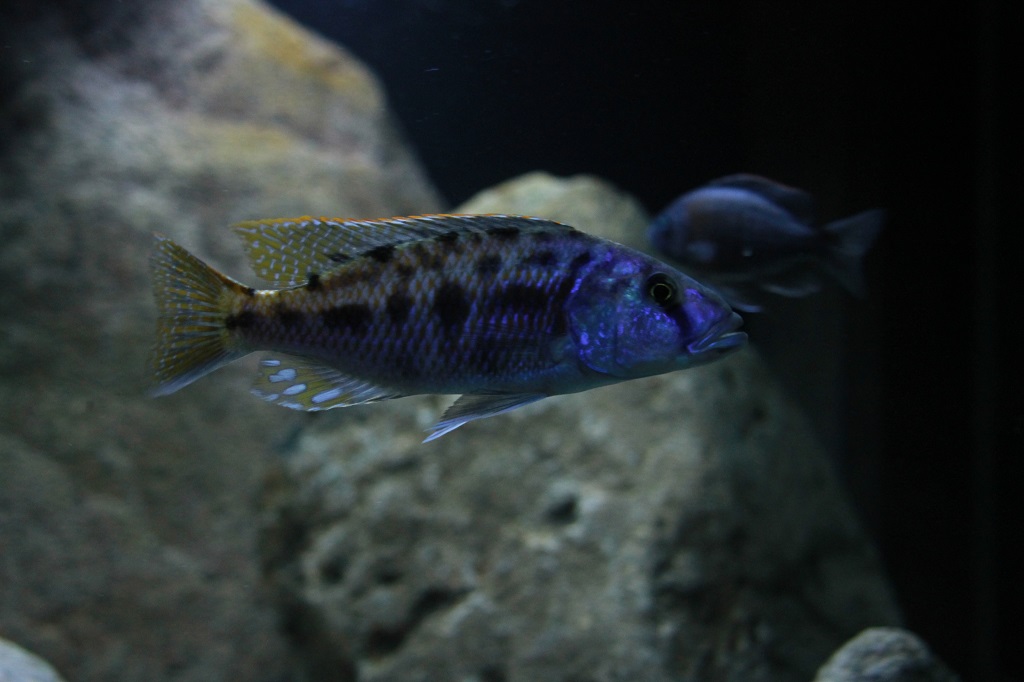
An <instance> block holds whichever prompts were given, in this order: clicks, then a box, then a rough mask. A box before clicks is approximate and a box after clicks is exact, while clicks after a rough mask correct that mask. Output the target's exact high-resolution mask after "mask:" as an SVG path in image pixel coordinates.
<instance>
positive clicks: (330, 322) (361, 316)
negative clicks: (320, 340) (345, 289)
mask: <svg viewBox="0 0 1024 682" xmlns="http://www.w3.org/2000/svg"><path fill="white" fill-rule="evenodd" d="M320 319H321V321H322V322H323V325H324V327H327V328H328V329H331V330H336V331H351V332H360V331H364V330H365V329H366V327H368V326H369V325H370V323H371V322H372V321H373V311H372V310H370V306H368V305H366V304H365V303H346V304H345V305H339V306H335V307H333V308H328V309H327V310H324V311H323V312H321V313H320Z"/></svg>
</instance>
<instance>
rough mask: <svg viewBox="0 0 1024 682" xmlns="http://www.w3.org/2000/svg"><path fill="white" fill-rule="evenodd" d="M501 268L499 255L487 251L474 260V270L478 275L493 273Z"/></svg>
mask: <svg viewBox="0 0 1024 682" xmlns="http://www.w3.org/2000/svg"><path fill="white" fill-rule="evenodd" d="M500 269H501V256H499V255H498V254H495V253H489V254H487V255H485V256H481V257H480V260H478V261H477V262H476V271H477V274H480V275H494V274H496V273H497V272H498V270H500Z"/></svg>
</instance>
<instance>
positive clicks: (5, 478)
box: [0, 0, 440, 682]
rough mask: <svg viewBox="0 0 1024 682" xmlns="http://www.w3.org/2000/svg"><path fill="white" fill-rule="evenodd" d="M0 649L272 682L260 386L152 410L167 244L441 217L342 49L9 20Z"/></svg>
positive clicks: (223, 27) (133, 672) (246, 2)
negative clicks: (154, 258)
mask: <svg viewBox="0 0 1024 682" xmlns="http://www.w3.org/2000/svg"><path fill="white" fill-rule="evenodd" d="M0 45H2V46H3V52H4V59H3V60H2V62H0V90H2V92H3V98H2V99H0V243H2V244H3V249H2V250H0V280H2V281H3V286H2V287H0V315H2V317H3V321H4V323H3V327H2V330H0V434H2V441H3V442H2V445H0V452H2V454H0V459H2V473H0V632H3V633H4V634H5V636H8V637H11V638H13V639H16V640H17V641H18V642H20V643H22V644H24V645H25V646H27V647H29V648H31V649H32V650H33V651H37V652H39V653H40V654H41V655H43V656H45V657H46V658H47V659H48V660H50V661H52V662H53V663H54V664H55V665H56V666H57V667H58V669H60V670H62V671H63V672H64V674H66V675H68V676H69V677H71V678H73V679H75V680H84V681H88V680H124V681H128V682H134V681H141V680H146V681H152V680H176V681H191V680H195V681H200V680H202V681H206V680H218V679H220V680H224V679H231V680H244V681H247V680H280V679H285V678H286V676H287V674H288V670H289V666H288V647H287V642H286V641H285V640H284V639H283V638H282V637H281V636H280V634H279V630H278V627H277V626H278V621H277V615H276V612H275V611H274V609H273V608H272V606H271V604H270V603H269V602H268V600H267V599H266V598H265V594H264V593H263V591H262V590H261V588H260V584H261V576H260V573H259V565H258V561H257V555H256V546H255V540H256V517H255V515H254V513H253V504H254V500H255V497H256V491H257V489H258V484H259V482H260V481H261V480H262V478H263V476H264V472H265V469H266V467H267V465H268V462H270V461H271V459H272V457H273V456H272V454H271V450H272V448H273V446H274V443H275V442H276V441H277V440H278V439H283V438H285V437H286V435H287V433H288V428H289V425H291V424H294V423H295V419H296V418H297V417H300V416H301V415H295V414H292V413H289V412H288V411H287V410H280V409H275V408H274V407H272V406H268V405H264V404H262V403H261V402H260V401H258V400H255V399H253V398H251V396H249V395H248V393H247V385H248V382H249V380H250V379H249V377H248V375H249V373H250V372H251V371H252V366H251V363H250V364H249V365H247V366H245V365H246V363H240V364H242V365H243V366H242V367H231V368H228V369H225V370H223V371H222V372H220V373H218V375H217V376H216V378H210V379H208V380H206V381H201V382H199V383H197V384H195V385H193V386H190V387H189V388H188V389H187V390H186V391H182V392H181V393H179V394H177V395H174V396H171V397H168V398H164V399H160V400H150V399H148V398H147V397H146V396H145V389H146V387H147V384H148V382H149V376H148V371H147V369H146V355H147V352H148V348H149V346H150V344H151V343H152V335H153V329H154V326H155V325H154V322H155V319H154V318H155V309H154V306H153V304H152V299H151V293H150V290H149V287H150V285H149V277H148V272H147V259H148V253H149V250H150V245H151V242H152V233H153V232H154V231H159V232H162V233H164V234H166V235H168V236H170V237H172V238H174V239H176V240H178V241H180V242H181V243H183V244H184V245H185V246H187V247H189V248H191V249H193V250H195V251H196V252H197V253H198V254H199V255H200V256H202V257H204V258H206V259H208V260H210V261H211V262H212V263H214V264H215V265H217V266H220V267H223V268H225V269H227V270H228V271H229V272H231V273H232V274H235V275H236V276H238V277H239V278H240V279H251V276H249V275H247V274H246V269H245V268H244V267H242V265H241V254H242V249H241V248H240V245H239V244H238V243H236V241H235V239H234V238H233V236H232V235H231V233H230V232H229V231H228V230H227V228H226V226H227V225H228V224H229V223H231V222H233V221H236V220H242V219H248V218H255V217H270V216H284V215H295V214H309V213H313V214H329V215H357V216H380V215H393V214H396V213H407V212H425V211H431V210H437V209H438V208H440V205H439V204H440V202H439V200H438V198H437V194H436V193H435V192H434V190H433V189H432V188H431V186H430V185H429V183H428V182H427V181H426V179H425V177H424V175H423V173H422V172H421V170H420V168H419V167H418V165H417V163H416V161H415V160H414V158H413V157H412V155H411V154H410V152H409V151H408V150H407V149H406V148H405V147H404V146H403V143H402V141H401V140H400V138H399V136H398V135H397V134H396V132H395V130H394V128H393V126H392V125H391V123H390V121H389V116H388V113H387V109H386V106H385V101H384V97H383V94H382V91H381V88H380V87H379V86H378V84H377V83H376V81H375V79H374V78H373V76H372V75H371V74H370V73H369V72H368V71H367V70H366V69H365V68H364V67H363V66H362V65H361V64H360V63H359V62H358V61H356V60H355V59H354V58H352V57H351V56H349V55H348V54H346V53H345V52H344V51H343V50H342V49H340V48H338V47H335V46H332V45H329V44H327V43H326V42H324V41H322V40H320V39H318V38H316V37H315V36H313V35H312V34H310V33H309V32H307V31H305V30H302V29H300V28H299V27H298V26H296V25H295V24H294V23H292V22H291V21H289V20H287V19H285V18H284V17H282V16H280V15H279V14H277V13H276V12H274V11H272V10H270V9H269V8H268V7H267V6H265V5H263V4H260V3H258V2H252V1H250V0H176V1H175V2H162V1H157V0H138V1H134V2H120V1H114V0H100V1H93V0H90V1H85V0H39V1H38V2H21V1H19V0H15V1H14V2H4V3H0Z"/></svg>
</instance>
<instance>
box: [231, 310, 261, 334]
mask: <svg viewBox="0 0 1024 682" xmlns="http://www.w3.org/2000/svg"><path fill="white" fill-rule="evenodd" d="M256 319H257V318H256V313H254V312H253V311H251V310H243V311H242V312H240V313H238V314H237V315H228V316H227V317H225V318H224V326H225V327H227V328H228V329H229V330H232V331H233V330H235V329H249V328H251V327H253V326H255V324H256Z"/></svg>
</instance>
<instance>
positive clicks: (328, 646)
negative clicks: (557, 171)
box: [262, 175, 899, 682]
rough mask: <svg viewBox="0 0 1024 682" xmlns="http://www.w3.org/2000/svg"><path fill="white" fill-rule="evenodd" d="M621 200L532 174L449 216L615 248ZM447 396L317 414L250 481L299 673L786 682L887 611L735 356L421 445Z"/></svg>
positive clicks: (851, 535)
mask: <svg viewBox="0 0 1024 682" xmlns="http://www.w3.org/2000/svg"><path fill="white" fill-rule="evenodd" d="M487 197H494V199H493V200H486V198H487ZM524 197H526V198H524ZM529 197H534V198H541V199H542V202H540V203H538V202H535V201H533V200H531V199H529ZM517 198H518V199H517ZM634 205H635V202H633V201H632V200H630V199H629V198H628V197H625V196H623V195H622V194H619V193H618V192H616V191H615V190H614V189H613V188H610V187H609V186H608V185H607V184H606V183H603V182H601V181H599V180H596V179H593V178H574V179H569V180H560V179H556V178H551V177H550V176H538V175H532V176H528V177H526V178H524V179H522V181H521V182H518V181H513V182H511V183H507V184H505V185H503V186H502V187H500V188H497V191H493V192H490V193H487V194H485V195H483V196H482V197H476V198H474V199H473V200H471V201H470V202H469V203H468V204H466V205H464V206H462V207H459V209H458V210H460V211H465V210H467V209H471V210H473V211H483V212H508V213H527V214H535V215H544V216H550V217H554V218H557V219H559V220H563V221H565V222H568V223H570V224H574V225H577V226H581V227H585V228H587V229H589V230H591V231H593V232H599V233H601V234H603V235H604V236H606V237H611V238H616V239H618V240H620V241H627V242H628V241H633V240H634V239H635V235H634V231H635V230H641V231H642V228H643V225H644V224H645V222H646V220H645V218H644V217H643V216H642V212H638V211H637V210H634V209H633V208H630V207H631V206H634ZM602 214H604V215H605V216H606V219H605V220H602V219H601V216H602ZM446 402H447V401H446V400H444V399H440V398H436V397H428V398H408V399H403V400H398V401H392V402H389V403H386V404H377V405H372V406H361V407H354V408H348V409H344V410H335V411H332V412H328V413H324V414H323V415H321V416H320V417H319V418H318V419H316V420H315V421H314V422H312V424H313V425H312V427H311V428H309V429H306V430H303V431H301V432H300V433H298V434H297V436H296V438H295V439H294V440H293V442H292V443H291V444H290V445H289V447H288V448H287V457H286V459H285V463H284V464H283V465H282V467H281V471H280V472H279V474H278V475H277V476H276V477H274V478H273V479H272V481H271V483H270V484H269V485H268V488H267V491H266V497H265V505H266V509H267V512H266V515H267V516H266V518H267V527H266V531H265V533H264V538H263V543H262V546H263V555H264V562H265V570H266V571H267V574H268V576H269V577H270V578H271V580H272V583H273V585H274V587H275V593H276V599H277V602H278V604H279V605H280V607H281V608H282V609H283V612H284V617H285V623H286V624H287V631H288V632H289V633H290V635H291V638H292V641H293V643H294V645H295V647H296V651H297V653H298V655H299V657H300V659H301V660H303V661H304V662H305V668H306V674H307V676H308V677H307V679H310V680H331V681H334V680H339V681H340V680H357V679H358V680H360V681H361V682H371V681H377V680H380V681H383V680H424V681H426V680H479V681H489V680H503V681H509V682H514V681H524V682H525V681H527V680H530V681H532V680H608V681H613V680H645V681H650V682H659V681H664V682H668V681H669V680H736V681H737V682H739V681H740V680H742V681H743V682H757V681H759V680H764V681H768V680H771V681H773V682H777V681H789V680H793V681H794V682H795V681H797V680H799V681H801V682H806V681H807V680H810V679H812V678H813V676H814V674H815V671H816V670H817V669H818V667H819V666H820V665H822V663H823V662H824V661H825V660H826V659H827V658H828V656H829V655H830V654H831V653H832V652H833V651H834V650H835V649H836V648H837V647H838V646H840V645H841V644H842V643H843V642H845V641H846V640H847V639H849V638H850V637H852V636H853V635H854V634H856V633H857V632H859V631H860V630H862V629H863V628H865V627H868V626H870V625H878V624H882V625H884V624H895V623H897V622H898V620H899V616H898V614H897V610H896V607H895V605H894V602H893V599H892V597H891V595H890V593H889V590H888V588H887V585H886V583H885V581H884V579H883V577H882V575H881V572H880V570H879V565H878V562H877V559H876V556H875V554H874V552H873V551H872V549H871V547H870V546H869V545H868V544H867V543H866V541H865V539H864V536H863V534H862V533H861V531H860V529H859V528H858V525H857V523H856V521H855V519H854V517H853V515H852V513H851V511H850V509H849V507H848V505H847V504H846V502H845V500H844V497H843V494H842V491H841V490H840V488H839V486H838V485H837V483H836V480H835V478H834V476H833V472H832V471H831V469H830V465H829V462H828V459H827V457H826V454H825V453H824V452H823V450H822V449H821V448H820V447H819V445H818V444H817V443H816V442H815V440H814V439H813V438H812V437H811V436H810V435H809V429H808V427H807V424H806V423H805V420H804V418H803V416H802V415H801V414H799V413H798V412H797V411H796V410H795V409H794V407H793V406H792V405H791V404H790V403H789V401H788V400H787V399H786V397H785V396H784V395H783V394H782V392H781V391H780V390H779V388H778V387H777V385H776V384H775V382H774V381H773V379H772V377H771V376H770V374H769V373H768V372H767V371H766V370H765V369H764V368H763V366H762V364H761V362H760V361H759V359H758V354H757V351H756V346H755V347H754V348H749V349H747V350H744V351H742V352H741V353H739V354H736V355H733V356H731V357H729V358H727V359H725V360H723V361H720V362H718V363H716V364H712V365H709V366H705V367H700V368H697V369H693V370H688V371H685V372H679V373H675V374H672V375H665V376H660V377H653V378H649V379H644V380H638V381H632V382H627V383H624V384H620V385H617V386H612V387H607V388H603V389H598V390H593V391H589V392H586V393H581V394H576V395H569V396H559V397H555V398H551V399H547V400H544V401H542V402H540V403H538V404H535V405H532V406H529V407H527V408H524V409H522V410H518V411H515V412H512V413H509V414H507V415H502V416H498V417H494V418H490V419H484V420H481V421H477V422H473V423H471V424H468V425H466V426H464V427H462V428H461V429H459V430H458V431H456V432H454V433H452V434H450V435H447V436H445V437H443V438H441V439H440V440H438V441H435V442H432V443H430V444H428V445H421V444H420V440H421V439H422V438H423V437H424V435H425V433H424V429H426V428H427V427H428V426H429V425H430V424H431V423H432V422H433V421H434V420H435V419H436V418H437V416H438V414H439V413H440V411H441V410H442V409H443V407H444V405H445V404H446Z"/></svg>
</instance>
